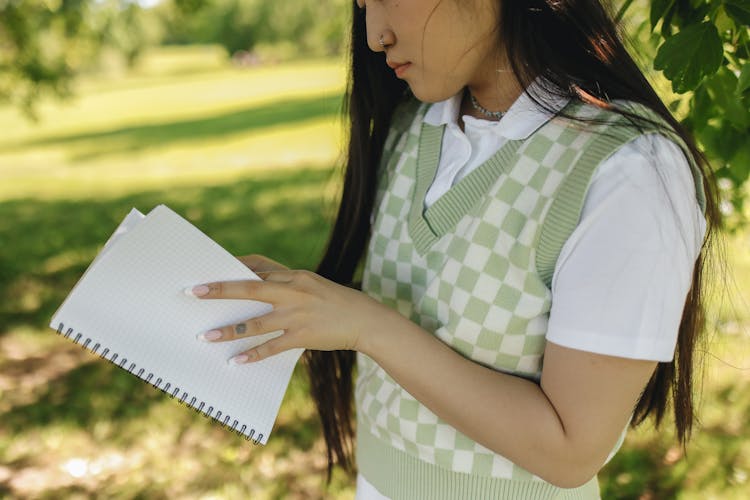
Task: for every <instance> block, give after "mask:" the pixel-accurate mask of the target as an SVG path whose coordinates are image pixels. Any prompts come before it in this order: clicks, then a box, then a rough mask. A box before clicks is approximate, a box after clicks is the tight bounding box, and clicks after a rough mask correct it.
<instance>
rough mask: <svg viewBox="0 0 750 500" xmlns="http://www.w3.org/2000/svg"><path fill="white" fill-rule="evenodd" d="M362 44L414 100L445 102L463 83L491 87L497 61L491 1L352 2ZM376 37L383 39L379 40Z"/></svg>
mask: <svg viewBox="0 0 750 500" xmlns="http://www.w3.org/2000/svg"><path fill="white" fill-rule="evenodd" d="M357 5H359V7H360V8H364V9H366V19H367V45H368V46H369V47H370V49H371V50H373V51H376V52H385V56H386V63H387V64H388V66H389V67H391V68H392V69H393V70H394V71H395V73H396V76H397V77H398V78H401V79H403V80H405V81H406V82H407V83H408V84H409V87H410V88H411V90H412V92H413V93H414V95H415V96H416V97H417V99H419V100H421V101H425V102H437V101H442V100H445V99H447V98H449V97H451V96H453V95H455V94H456V93H457V92H459V91H460V90H461V89H463V87H465V86H467V85H469V86H471V87H472V89H475V88H477V89H478V88H483V87H484V86H486V85H495V81H496V79H497V69H498V68H499V62H500V61H501V57H500V54H501V51H500V49H499V47H498V36H497V32H496V28H497V19H498V13H497V10H498V5H497V1H494V0H475V1H472V2H467V1H459V0H357ZM381 36H382V37H383V38H382V40H383V42H384V43H385V47H383V46H382V45H381V43H380V40H381Z"/></svg>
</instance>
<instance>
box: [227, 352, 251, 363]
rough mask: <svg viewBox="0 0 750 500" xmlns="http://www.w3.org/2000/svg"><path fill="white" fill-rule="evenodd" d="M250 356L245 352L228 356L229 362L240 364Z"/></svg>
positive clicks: (245, 361)
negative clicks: (231, 356)
mask: <svg viewBox="0 0 750 500" xmlns="http://www.w3.org/2000/svg"><path fill="white" fill-rule="evenodd" d="M248 360H250V358H249V357H248V355H247V354H238V355H237V356H235V357H233V358H230V359H229V362H230V363H231V364H233V365H241V364H243V363H247V362H248Z"/></svg>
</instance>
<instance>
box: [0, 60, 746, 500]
mask: <svg viewBox="0 0 750 500" xmlns="http://www.w3.org/2000/svg"><path fill="white" fill-rule="evenodd" d="M216 58H217V55H216V52H215V51H213V50H211V49H209V48H198V49H182V50H170V51H167V52H155V53H152V54H150V55H149V56H148V59H147V61H148V64H145V65H144V66H143V67H142V68H141V69H140V70H139V71H138V72H136V73H135V74H131V75H129V76H125V77H117V78H115V77H110V78H104V77H97V78H93V77H92V78H91V79H88V80H84V81H81V82H80V83H79V93H78V97H77V98H76V99H75V100H73V101H71V102H66V103H45V104H44V105H42V106H41V108H40V109H41V114H42V119H43V121H42V122H41V123H40V124H39V125H36V126H34V125H31V124H29V123H27V122H25V121H24V120H23V119H22V118H21V117H20V115H19V113H18V112H17V111H16V110H13V109H9V108H0V123H3V124H4V125H6V126H5V127H4V129H5V130H4V133H3V136H2V138H0V422H2V425H0V497H1V496H4V495H7V496H14V497H21V498H23V497H34V498H62V497H66V498H67V497H71V498H89V497H94V496H98V497H118V498H119V497H143V498H173V497H191V498H192V497H218V498H234V497H238V498H245V497H247V498H249V497H251V498H260V499H263V498H322V497H333V498H351V497H352V496H353V492H354V489H353V484H352V482H351V480H349V479H348V478H346V477H344V475H343V474H341V473H338V472H337V473H336V475H335V476H334V480H333V484H332V486H331V488H330V489H329V490H325V489H324V488H323V472H324V468H325V463H324V460H323V456H324V455H323V444H322V441H321V438H320V429H319V426H318V423H317V420H316V417H315V412H314V408H313V405H312V403H311V401H310V400H309V398H308V396H307V384H306V381H305V377H303V376H302V373H301V372H300V370H299V367H298V370H297V372H295V375H294V377H293V378H292V383H291V385H290V388H289V391H288V392H287V394H286V397H285V400H284V403H283V405H282V409H281V412H280V415H279V419H278V421H277V426H276V428H275V431H274V434H273V435H272V438H271V439H270V440H269V444H268V445H267V446H265V447H257V446H253V445H249V444H247V443H246V442H244V441H242V440H240V439H238V438H237V437H236V436H234V435H232V434H230V433H228V432H226V431H224V430H222V429H220V428H218V427H217V426H215V425H213V424H211V423H209V422H208V421H207V420H206V419H204V418H202V417H200V416H199V415H197V414H195V413H193V412H190V411H186V410H185V409H184V408H183V407H182V406H180V405H178V404H176V403H175V402H174V401H172V400H170V399H169V398H167V397H165V396H163V395H162V394H161V393H160V392H158V391H155V390H153V389H151V388H150V387H148V386H146V385H145V384H142V383H141V382H139V381H137V380H135V379H134V378H133V377H132V376H130V375H128V374H127V373H124V372H123V371H121V370H118V369H116V368H114V367H113V366H112V365H111V364H109V363H104V362H102V361H100V360H99V359H98V358H96V357H95V356H92V355H89V354H87V353H86V352H85V351H83V350H82V349H80V348H79V347H77V346H76V345H74V344H73V343H71V342H69V341H66V340H64V339H62V338H60V337H58V336H57V335H55V334H54V333H53V331H52V330H50V329H48V328H47V326H46V325H47V322H48V320H49V318H50V316H51V315H52V313H53V312H54V310H55V308H56V307H57V306H58V305H59V304H60V302H61V301H62V299H63V298H64V296H65V295H66V294H67V292H68V291H69V290H70V288H71V287H72V286H73V284H74V283H75V281H76V280H77V279H78V277H79V276H80V275H81V273H82V272H83V270H84V269H85V268H86V267H87V265H88V264H89V262H90V261H91V259H92V258H93V257H94V255H95V254H96V252H97V251H98V249H99V248H100V245H101V244H102V242H103V241H105V239H106V238H107V236H108V235H109V234H110V232H111V231H112V229H113V227H114V226H115V225H116V223H117V222H118V221H119V220H120V219H121V218H122V217H123V216H124V214H125V213H127V211H128V210H129V209H130V208H131V207H134V206H135V207H137V208H139V209H141V210H144V211H145V210H149V209H150V208H151V207H153V206H154V205H156V204H159V203H166V204H168V205H169V206H171V207H172V208H174V209H175V210H177V211H178V212H179V213H181V214H183V215H184V216H186V217H187V218H188V219H190V220H191V221H192V222H194V223H195V224H196V225H197V226H198V227H200V228H201V229H203V230H204V231H205V232H207V233H208V234H209V235H211V236H212V237H213V238H214V239H216V240H217V241H218V242H219V243H220V244H221V245H223V246H224V247H226V248H227V249H228V250H229V251H231V252H233V253H235V254H243V253H256V252H257V253H263V254H266V255H269V256H271V257H273V258H276V259H278V260H280V261H282V262H285V263H287V264H289V265H290V266H292V267H295V268H312V267H314V265H315V262H316V258H317V257H318V256H319V255H320V253H321V251H322V249H323V245H324V244H325V238H326V233H327V231H328V228H329V224H330V214H331V209H332V204H331V199H332V195H333V193H334V192H335V191H336V190H337V188H338V185H337V182H336V178H335V177H334V176H332V168H331V167H332V166H333V165H334V164H335V163H336V160H337V158H338V157H339V154H340V145H341V141H342V138H341V130H340V127H339V125H338V122H337V116H338V109H339V104H340V97H339V96H340V94H341V92H342V85H343V70H342V68H341V67H340V65H339V63H338V62H337V61H315V62H311V63H306V64H300V63H296V64H288V65H280V66H276V67H262V68H254V69H249V70H248V69H245V70H239V69H234V68H231V67H228V66H226V65H224V64H223V63H221V61H219V62H217V59H216ZM160 61H161V62H160ZM198 69H200V70H198ZM748 243H749V242H748V236H747V234H746V233H742V234H737V235H735V236H734V237H733V238H732V239H731V240H730V241H729V246H728V248H729V258H730V261H731V276H732V277H733V278H734V281H735V282H736V283H737V284H738V286H737V287H736V288H735V289H731V293H732V295H733V297H732V301H731V302H730V301H725V302H724V304H722V305H721V307H719V306H718V305H716V306H715V307H714V310H715V312H714V313H713V314H712V319H711V322H712V325H713V326H714V328H712V331H714V332H715V333H714V336H713V341H712V343H711V344H710V346H709V351H710V354H709V355H708V356H707V360H708V365H707V370H706V374H707V376H706V379H705V390H704V398H703V404H702V410H701V415H702V425H701V426H699V428H697V429H696V434H695V439H694V441H693V442H692V444H691V446H690V448H689V450H688V455H687V457H683V456H682V453H681V451H680V450H679V448H677V447H675V446H674V444H673V442H672V441H671V434H670V433H669V432H668V431H660V432H655V431H654V430H653V429H651V428H650V427H649V426H644V427H643V428H641V429H639V430H637V431H635V432H631V433H630V435H629V436H628V439H627V441H626V443H625V445H624V447H623V449H622V451H621V452H620V453H619V454H618V455H617V456H616V457H615V459H614V460H613V461H612V463H610V464H609V465H608V466H607V467H606V468H605V470H604V472H603V473H602V475H601V484H602V488H603V491H604V498H623V499H635V498H654V499H657V498H658V499H661V498H684V499H698V498H701V499H704V498H722V499H724V498H729V499H732V498H737V499H739V498H747V497H748V496H750V487H748V473H749V471H750V443H749V442H748V439H747V437H748V436H750V424H748V422H750V390H748V389H750V362H748V361H747V360H748V359H750V352H749V351H750V349H748V342H747V339H748V334H749V332H750V329H749V328H748V325H749V324H750V315H748V310H747V304H748V303H750V293H749V291H748V288H747V284H748V283H750V254H749V253H748V248H749V247H750V245H748ZM713 302H714V303H715V304H718V303H719V298H718V297H716V298H714V299H713ZM731 304H734V307H731ZM733 366H734V367H733ZM735 367H738V368H735ZM667 424H668V422H667ZM666 428H668V427H666Z"/></svg>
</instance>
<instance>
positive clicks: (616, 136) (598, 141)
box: [536, 127, 640, 289]
mask: <svg viewBox="0 0 750 500" xmlns="http://www.w3.org/2000/svg"><path fill="white" fill-rule="evenodd" d="M638 135H640V133H639V132H638V131H637V130H635V129H634V128H632V127H609V128H607V130H606V132H605V133H603V134H595V135H593V139H592V140H591V141H590V142H589V144H587V145H586V146H585V147H584V148H583V151H584V152H583V154H582V155H581V157H580V159H578V161H577V162H576V164H575V166H574V167H573V168H572V170H571V171H570V172H569V173H568V175H567V176H566V178H565V180H564V181H563V182H562V184H561V186H560V188H559V190H558V193H557V195H556V196H555V199H554V201H553V202H552V205H551V206H550V208H549V210H548V212H547V216H546V217H545V219H544V223H543V226H542V229H541V231H540V236H539V244H538V245H537V247H536V268H537V272H538V273H539V277H540V278H541V279H542V280H543V281H544V283H545V285H547V288H550V289H551V288H552V275H553V274H554V271H555V264H556V263H557V258H558V257H559V255H560V252H561V251H562V247H563V245H564V244H565V241H567V239H568V238H569V237H570V235H571V234H572V233H573V230H574V229H575V227H576V226H577V225H578V220H579V218H580V215H581V210H582V209H583V203H584V199H585V195H586V190H587V188H588V186H589V183H590V181H591V177H592V176H593V173H594V170H595V169H596V167H597V166H598V165H599V164H600V163H601V162H602V161H604V160H605V159H606V158H608V157H609V156H610V155H612V153H614V152H615V151H616V150H617V149H618V148H620V147H621V146H622V145H623V144H625V143H627V142H628V141H630V140H631V139H633V138H635V137H637V136H638Z"/></svg>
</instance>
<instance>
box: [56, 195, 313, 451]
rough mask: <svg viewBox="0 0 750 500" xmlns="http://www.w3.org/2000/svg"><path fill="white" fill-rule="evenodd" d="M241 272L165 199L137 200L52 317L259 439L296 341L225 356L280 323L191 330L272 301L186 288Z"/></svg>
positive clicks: (244, 275) (73, 335) (64, 330)
mask: <svg viewBox="0 0 750 500" xmlns="http://www.w3.org/2000/svg"><path fill="white" fill-rule="evenodd" d="M247 279H260V278H258V276H257V275H256V274H255V273H253V272H252V271H251V270H250V269H248V268H247V267H246V266H245V265H244V264H242V263H241V262H240V261H239V260H237V259H236V258H235V257H234V256H232V255H231V254H230V253H229V252H227V251H226V250H224V249H223V248H222V247H221V246H220V245H218V244H217V243H216V242H214V241H213V240H212V239H211V238H209V237H208V236H206V235H205V234H204V233H202V232H201V231H200V230H198V229H197V228H196V227H195V226H193V225H192V224H190V223H189V222H188V221H186V220H185V219H183V218H182V217H180V216H179V215H178V214H176V213H175V212H173V211H172V210H171V209H169V208H168V207H166V206H164V205H160V206H158V207H156V208H154V209H153V210H152V211H151V212H149V214H148V215H146V216H144V215H143V214H141V213H140V212H138V211H137V210H135V209H134V210H132V211H131V212H130V213H129V214H128V215H127V216H126V217H125V219H124V220H123V222H122V223H121V224H120V225H119V227H118V228H117V230H116V231H115V232H114V234H113V235H112V236H111V237H110V238H109V240H108V241H107V243H106V244H105V246H104V248H103V249H102V250H101V251H100V252H99V255H97V257H96V258H95V259H94V261H93V262H92V263H91V265H90V266H89V268H88V269H87V270H86V272H85V273H84V274H83V276H82V277H81V279H80V280H79V281H78V283H77V284H76V285H75V287H74V288H73V290H72V291H71V292H70V294H69V295H68V296H67V298H66V299H65V301H64V302H63V304H62V305H61V306H60V308H59V309H58V310H57V312H56V313H55V314H54V316H53V317H52V320H51V323H50V326H51V327H52V328H53V329H55V330H56V331H57V332H58V333H59V334H61V335H63V336H65V337H66V338H68V339H70V340H72V341H74V342H76V343H78V344H79V345H81V346H82V347H85V348H87V349H88V350H89V351H91V352H93V353H94V354H97V355H99V356H101V357H102V358H104V359H107V360H109V361H111V362H112V363H114V364H115V365H116V366H118V367H120V368H122V369H124V370H127V371H128V372H130V373H132V374H133V375H135V376H136V377H138V378H140V379H141V380H143V381H144V382H147V383H149V384H151V385H153V386H154V387H156V388H158V389H161V390H162V391H164V392H165V393H167V394H168V395H169V396H170V397H172V398H175V399H177V400H178V401H179V402H180V403H183V404H185V405H186V406H189V407H191V408H193V409H195V410H196V411H198V412H200V413H202V414H204V415H205V416H207V417H211V418H212V419H214V420H215V421H217V422H218V423H219V424H221V425H223V426H225V427H227V428H229V429H231V430H233V431H235V432H237V433H238V434H241V435H243V436H245V437H246V438H247V439H248V440H252V441H254V442H255V443H257V444H265V443H266V442H267V440H268V436H269V435H270V433H271V429H272V428H273V424H274V421H275V420H276V416H277V414H278V411H279V407H280V405H281V401H282V399H283V397H284V394H285V392H286V388H287V386H288V385H289V379H290V377H291V375H292V371H293V370H294V366H295V365H296V363H297V361H298V359H299V357H300V355H301V354H302V351H303V350H302V349H294V350H290V351H286V352H284V353H281V354H278V355H276V356H272V357H270V358H267V359H265V360H262V361H259V362H257V363H249V364H245V365H232V364H229V363H228V362H227V360H228V359H229V358H231V357H232V356H234V355H235V354H238V353H239V352H242V351H244V350H246V349H249V348H250V347H253V346H255V345H257V344H260V343H262V342H264V341H266V340H269V339H271V338H273V337H275V336H277V335H279V334H280V333H281V332H272V333H268V334H265V335H263V336H259V337H254V338H248V339H241V340H235V341H231V342H221V343H206V342H203V341H201V340H198V339H197V338H196V335H198V334H199V333H201V332H204V331H207V330H210V329H213V328H216V327H219V326H225V325H231V324H234V323H238V322H240V321H243V320H246V319H248V318H251V317H254V316H259V315H261V314H265V313H266V312H268V311H270V310H271V306H270V305H268V304H264V303H262V302H255V301H250V300H200V299H196V298H195V297H190V296H187V295H185V293H184V292H183V291H184V290H185V289H186V288H188V287H192V286H194V285H197V284H201V283H207V282H212V281H230V280H247ZM122 397H123V398H125V397H127V394H123V395H122Z"/></svg>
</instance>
